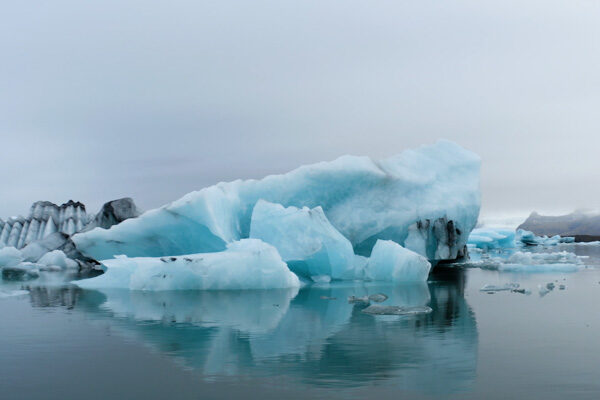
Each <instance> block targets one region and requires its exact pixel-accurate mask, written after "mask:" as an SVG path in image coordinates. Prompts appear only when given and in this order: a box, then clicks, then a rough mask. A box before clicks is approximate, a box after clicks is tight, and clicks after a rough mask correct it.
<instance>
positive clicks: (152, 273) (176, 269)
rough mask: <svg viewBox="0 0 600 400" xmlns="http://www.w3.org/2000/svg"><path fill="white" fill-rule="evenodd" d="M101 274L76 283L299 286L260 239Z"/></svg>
mask: <svg viewBox="0 0 600 400" xmlns="http://www.w3.org/2000/svg"><path fill="white" fill-rule="evenodd" d="M102 263H103V264H104V265H105V267H106V268H107V270H106V272H105V273H104V274H103V275H100V276H98V277H95V278H91V279H84V280H80V281H74V282H73V283H75V284H76V285H78V286H80V287H82V288H87V289H95V288H118V289H131V290H154V291H161V290H235V289H277V288H290V287H299V286H300V281H299V279H298V277H297V276H296V275H295V274H294V273H293V272H291V271H290V270H289V268H288V267H287V265H286V264H285V263H284V262H283V261H282V260H281V257H280V256H279V253H277V250H276V249H275V248H274V247H273V246H271V245H269V244H267V243H264V242H262V241H260V240H258V239H244V240H241V241H239V242H234V243H230V244H229V245H228V246H227V249H226V250H225V251H222V252H218V253H201V254H190V255H184V256H177V257H174V256H173V257H137V258H129V257H126V256H123V257H118V258H116V259H110V260H105V261H103V262H102Z"/></svg>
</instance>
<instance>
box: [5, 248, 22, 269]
mask: <svg viewBox="0 0 600 400" xmlns="http://www.w3.org/2000/svg"><path fill="white" fill-rule="evenodd" d="M21 261H23V255H22V254H21V251H20V250H18V249H16V248H15V247H11V246H8V247H3V248H1V249H0V268H2V267H12V266H13V265H17V264H19V263H20V262H21Z"/></svg>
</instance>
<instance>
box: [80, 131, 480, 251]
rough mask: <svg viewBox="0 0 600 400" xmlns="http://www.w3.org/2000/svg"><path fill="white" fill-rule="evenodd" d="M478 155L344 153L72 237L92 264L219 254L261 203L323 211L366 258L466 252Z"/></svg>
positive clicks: (475, 208) (446, 149)
mask: <svg viewBox="0 0 600 400" xmlns="http://www.w3.org/2000/svg"><path fill="white" fill-rule="evenodd" d="M479 168H480V159H479V157H478V156H477V155H476V154H474V153H471V152H469V151H467V150H465V149H463V148H461V147H460V146H458V145H456V144H454V143H451V142H447V141H440V142H438V143H436V144H434V145H431V146H424V147H421V148H418V149H416V150H407V151H405V152H403V153H401V154H399V155H396V156H393V157H390V158H387V159H384V160H380V161H374V160H372V159H370V158H368V157H357V156H343V157H340V158H338V159H337V160H334V161H332V162H321V163H317V164H313V165H307V166H303V167H300V168H298V169H296V170H294V171H291V172H289V173H287V174H283V175H271V176H267V177H265V178H264V179H261V180H252V179H251V180H237V181H233V182H228V183H219V184H216V185H214V186H210V187H207V188H204V189H202V190H200V191H197V192H192V193H189V194H187V195H185V196H184V197H182V198H181V199H179V200H176V201H174V202H173V203H170V204H168V205H165V206H163V207H161V208H158V209H154V210H150V211H148V212H146V213H144V214H142V215H141V216H140V217H138V218H132V219H128V220H126V221H124V222H122V223H120V224H118V225H115V226H113V227H111V228H110V229H108V230H106V229H101V228H96V229H93V230H91V231H89V232H85V233H79V234H76V235H74V236H73V241H74V242H75V244H76V245H77V248H78V249H79V250H80V251H81V252H83V253H84V254H85V255H87V256H89V257H92V258H94V259H96V260H104V259H109V258H112V257H114V256H115V255H118V254H125V255H127V256H129V257H139V256H151V257H160V256H172V255H183V254H195V253H205V252H215V251H223V250H224V249H225V248H226V246H227V243H231V242H234V241H237V240H240V239H243V238H248V237H249V236H250V225H251V216H252V212H253V209H254V206H255V204H256V203H257V202H258V201H259V200H261V199H263V200H266V201H269V202H271V203H278V204H281V205H282V206H284V207H290V206H294V207H298V208H301V207H309V208H315V207H321V208H322V210H323V213H324V215H325V216H326V217H327V219H328V220H329V222H330V223H331V225H332V226H333V227H335V228H336V229H337V230H338V231H339V232H340V233H341V234H342V235H343V236H344V237H346V238H347V239H348V240H349V241H350V243H351V244H352V246H353V248H354V252H355V253H357V254H360V255H363V256H369V255H370V253H371V250H372V248H373V246H374V245H375V243H376V242H377V240H378V239H382V240H393V241H394V242H396V243H398V244H400V245H403V246H405V247H406V248H408V249H410V250H413V251H416V252H417V253H420V254H421V255H423V256H425V257H427V258H428V259H429V260H431V261H436V260H444V259H455V258H457V257H460V256H462V255H464V252H465V245H466V243H467V238H468V235H469V233H470V231H471V230H472V229H473V228H474V226H475V224H476V222H477V217H478V215H479V208H480V191H479Z"/></svg>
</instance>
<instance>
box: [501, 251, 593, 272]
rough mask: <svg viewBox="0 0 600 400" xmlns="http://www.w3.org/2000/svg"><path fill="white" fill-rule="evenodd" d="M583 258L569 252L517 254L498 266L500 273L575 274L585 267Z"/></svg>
mask: <svg viewBox="0 0 600 400" xmlns="http://www.w3.org/2000/svg"><path fill="white" fill-rule="evenodd" d="M582 264H583V263H582V261H581V257H578V256H577V255H575V254H574V253H569V252H567V251H561V252H555V253H530V252H516V253H514V254H513V255H511V256H510V257H509V258H508V260H506V261H504V263H502V264H500V265H499V266H498V270H500V271H515V272H575V271H578V270H579V269H581V268H582V267H583V265H582Z"/></svg>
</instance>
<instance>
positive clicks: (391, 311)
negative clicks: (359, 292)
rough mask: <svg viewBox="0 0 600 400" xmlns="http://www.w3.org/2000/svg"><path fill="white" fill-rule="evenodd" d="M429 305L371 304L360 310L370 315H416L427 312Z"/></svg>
mask: <svg viewBox="0 0 600 400" xmlns="http://www.w3.org/2000/svg"><path fill="white" fill-rule="evenodd" d="M431 311H433V310H432V309H431V307H427V306H418V307H401V306H382V305H379V304H373V305H370V306H369V307H367V308H365V309H363V310H362V312H364V313H365V314H371V315H417V314H429V313H430V312H431Z"/></svg>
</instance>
